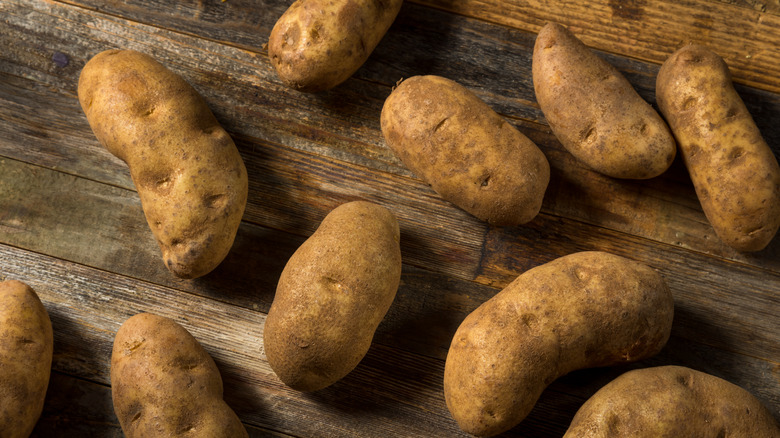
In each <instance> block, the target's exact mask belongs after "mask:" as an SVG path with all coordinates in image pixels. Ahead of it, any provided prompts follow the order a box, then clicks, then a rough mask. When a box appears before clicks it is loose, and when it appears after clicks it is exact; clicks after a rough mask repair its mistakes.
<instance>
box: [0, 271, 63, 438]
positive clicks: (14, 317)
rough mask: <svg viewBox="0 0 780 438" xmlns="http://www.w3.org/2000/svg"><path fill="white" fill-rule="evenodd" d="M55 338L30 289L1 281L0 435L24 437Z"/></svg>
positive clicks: (36, 413)
mask: <svg viewBox="0 0 780 438" xmlns="http://www.w3.org/2000/svg"><path fill="white" fill-rule="evenodd" d="M53 351H54V337H53V333H52V328H51V320H49V314H48V313H47V312H46V308H44V307H43V303H41V300H40V299H39V298H38V295H37V294H36V293H35V291H34V290H32V288H30V287H29V286H27V285H26V284H24V283H22V282H20V281H16V280H7V281H3V282H0V432H1V433H0V435H2V436H3V438H27V437H29V436H30V434H31V433H32V431H33V429H34V428H35V424H36V423H37V422H38V418H40V416H41V412H42V411H43V403H44V400H45V398H46V389H47V388H48V387H49V376H50V374H51V358H52V354H53Z"/></svg>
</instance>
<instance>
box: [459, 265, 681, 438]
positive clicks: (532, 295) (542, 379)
mask: <svg viewBox="0 0 780 438" xmlns="http://www.w3.org/2000/svg"><path fill="white" fill-rule="evenodd" d="M673 313H674V304H673V301H672V296H671V293H670V291H669V288H668V287H667V286H666V283H665V282H664V280H663V278H662V277H661V276H660V275H659V274H657V273H656V272H655V271H653V270H652V269H651V268H649V267H647V266H645V265H643V264H641V263H638V262H635V261H632V260H628V259H625V258H622V257H619V256H616V255H612V254H608V253H604V252H598V251H592V252H580V253H575V254H571V255H568V256H565V257H561V258H558V259H556V260H553V261H551V262H549V263H547V264H544V265H541V266H538V267H536V268H533V269H531V270H529V271H527V272H525V273H523V274H522V275H520V276H519V277H517V279H515V280H514V281H513V282H512V283H510V284H509V285H508V286H507V287H506V288H505V289H504V290H502V291H501V292H499V293H498V294H496V295H495V296H494V297H493V298H491V299H490V300H488V301H486V302H485V303H483V304H482V305H481V306H480V307H478V308H477V309H476V310H474V312H472V313H471V314H470V315H469V316H468V317H466V319H465V320H464V321H463V323H462V324H461V325H460V327H459V328H458V330H457V332H456V333H455V336H454V337H453V340H452V344H451V346H450V350H449V353H448V354H447V360H446V363H445V366H444V396H445V400H446V402H447V407H448V408H449V410H450V413H451V414H452V417H453V418H454V419H455V420H456V421H457V422H458V425H459V426H460V427H461V429H463V430H464V431H466V432H468V433H470V434H472V435H476V436H493V435H497V434H499V433H501V432H504V431H506V430H509V429H510V428H512V427H514V426H515V425H516V424H518V423H519V422H520V421H522V420H523V418H525V416H526V415H528V413H529V412H530V411H531V409H532V408H533V406H534V404H535V403H536V401H537V400H538V398H539V396H540V395H541V393H542V391H544V389H545V388H546V387H547V386H548V385H549V384H550V383H552V382H553V381H554V380H555V379H557V378H558V377H560V376H563V375H565V374H567V373H569V372H571V371H574V370H577V369H581V368H590V367H600V366H608V365H615V364H620V363H626V362H632V361H636V360H640V359H643V358H646V357H649V356H652V355H654V354H656V353H657V352H658V351H660V350H661V348H662V347H663V346H664V345H665V344H666V341H667V340H668V339H669V334H670V332H671V326H672V317H673Z"/></svg>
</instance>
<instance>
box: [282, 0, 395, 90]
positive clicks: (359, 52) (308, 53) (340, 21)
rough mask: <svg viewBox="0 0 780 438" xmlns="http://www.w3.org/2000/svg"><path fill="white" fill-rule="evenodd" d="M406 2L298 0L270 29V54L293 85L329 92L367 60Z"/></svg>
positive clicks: (298, 87) (285, 81)
mask: <svg viewBox="0 0 780 438" xmlns="http://www.w3.org/2000/svg"><path fill="white" fill-rule="evenodd" d="M402 3H403V1H402V0H297V1H295V2H294V3H293V4H292V5H290V7H289V9H287V11H286V12H285V13H284V14H282V16H281V17H280V18H279V20H278V21H277V22H276V24H275V25H274V28H273V29H272V30H271V36H270V38H269V40H268V56H269V58H270V59H271V65H273V66H274V68H275V69H276V73H277V74H278V75H279V78H280V79H281V80H282V82H284V84H285V85H287V86H288V87H291V88H294V89H296V90H299V91H305V92H312V93H313V92H318V91H324V90H329V89H331V88H333V87H335V86H336V85H338V84H340V83H342V82H344V81H345V80H347V79H348V78H349V77H350V76H352V74H353V73H355V72H356V71H357V70H358V69H359V68H360V66H362V65H363V63H365V62H366V60H367V59H368V57H369V55H371V52H373V51H374V49H375V48H376V46H377V44H379V41H380V40H381V39H382V37H383V36H384V35H385V33H386V32H387V30H388V29H389V28H390V25H391V24H393V21H394V20H395V17H396V15H398V11H399V10H400V9H401V4H402Z"/></svg>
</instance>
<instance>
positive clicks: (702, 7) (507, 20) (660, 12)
mask: <svg viewBox="0 0 780 438" xmlns="http://www.w3.org/2000/svg"><path fill="white" fill-rule="evenodd" d="M415 2H416V3H420V4H424V5H428V6H432V7H437V8H441V9H443V10H446V11H451V12H455V13H458V14H463V15H465V16H469V17H474V18H478V19H480V20H486V21H489V22H492V23H496V24H500V25H503V26H509V27H512V28H515V29H522V30H525V31H530V32H538V31H539V29H541V27H542V26H543V25H544V24H545V23H546V22H548V21H555V22H559V23H561V24H563V25H565V26H567V27H569V28H570V29H571V30H572V32H574V34H575V35H577V36H578V37H579V38H580V39H582V41H583V42H584V43H585V44H587V45H588V46H591V47H594V48H597V49H599V50H604V51H607V52H611V53H616V54H620V55H622V56H626V57H630V58H636V59H641V60H644V61H649V62H653V63H656V64H661V63H663V61H665V60H666V58H667V57H668V56H669V55H670V54H671V53H672V52H674V51H675V50H676V49H677V48H679V47H680V46H681V45H682V44H683V43H685V42H687V41H695V42H697V43H701V44H705V45H707V46H709V47H710V48H711V49H713V50H715V51H716V52H718V54H720V55H721V56H722V57H723V58H724V59H725V60H726V63H727V64H728V65H729V68H730V69H731V70H732V72H733V75H734V79H735V80H736V81H737V82H739V83H741V84H746V85H750V86H753V87H756V88H761V89H764V90H769V91H772V92H775V93H776V92H778V91H780V82H779V81H778V78H780V73H779V72H780V56H778V55H780V32H778V29H780V15H778V14H777V13H776V12H763V11H761V10H755V9H753V8H746V7H743V6H741V5H735V4H729V3H727V2H721V1H690V0H689V1H673V0H665V1H650V2H648V1H631V2H622V1H614V0H597V1H589V2H557V1H548V0H533V1H522V2H521V1H516V0H515V1H503V0H464V1H451V0H415Z"/></svg>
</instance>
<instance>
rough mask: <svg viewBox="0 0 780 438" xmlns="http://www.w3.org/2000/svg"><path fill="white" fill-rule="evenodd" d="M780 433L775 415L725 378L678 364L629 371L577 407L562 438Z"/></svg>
mask: <svg viewBox="0 0 780 438" xmlns="http://www.w3.org/2000/svg"><path fill="white" fill-rule="evenodd" d="M585 437H587V438H622V437H633V438H677V437H700V438H728V437H750V438H778V437H780V428H778V425H777V422H776V421H775V419H774V417H772V414H771V413H770V412H769V410H768V409H766V408H765V407H764V406H763V405H762V404H761V402H759V401H758V400H757V399H756V398H755V397H753V395H751V394H750V393H749V392H747V391H745V390H744V389H742V388H740V387H739V386H737V385H734V384H732V383H730V382H727V381H726V380H723V379H720V378H718V377H715V376H712V375H709V374H707V373H703V372H700V371H696V370H692V369H690V368H686V367H680V366H662V367H653V368H646V369H641V370H634V371H629V372H627V373H625V374H623V375H621V376H620V377H618V378H617V379H615V380H613V381H612V382H610V383H608V384H607V385H606V386H604V387H603V388H601V389H600V390H599V391H598V392H596V394H594V395H593V396H592V397H591V398H590V399H588V401H587V402H585V404H584V405H582V407H581V408H580V409H579V410H578V411H577V414H576V415H575V416H574V419H573V420H572V423H571V426H570V427H569V430H568V431H567V432H566V434H565V435H564V438H585Z"/></svg>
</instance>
